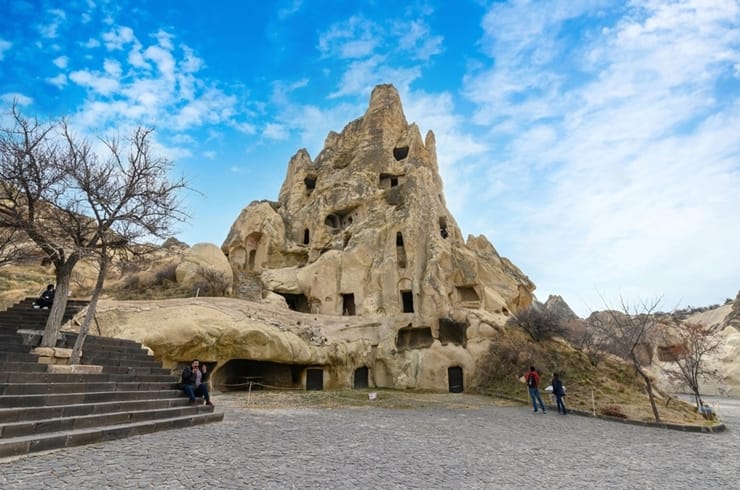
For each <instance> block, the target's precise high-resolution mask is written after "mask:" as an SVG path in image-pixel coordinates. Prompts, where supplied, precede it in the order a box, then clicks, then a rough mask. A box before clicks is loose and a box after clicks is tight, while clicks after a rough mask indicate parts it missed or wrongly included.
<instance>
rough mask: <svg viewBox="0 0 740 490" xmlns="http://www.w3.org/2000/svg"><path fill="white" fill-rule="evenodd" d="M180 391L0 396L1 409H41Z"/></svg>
mask: <svg viewBox="0 0 740 490" xmlns="http://www.w3.org/2000/svg"><path fill="white" fill-rule="evenodd" d="M181 393H182V392H181V391H180V390H174V389H173V390H158V391H102V392H89V393H70V394H61V393H44V394H36V395H4V396H0V408H3V407H4V408H12V407H41V406H44V405H74V404H79V403H100V402H112V401H122V400H148V399H157V398H172V397H174V396H177V395H180V394H181Z"/></svg>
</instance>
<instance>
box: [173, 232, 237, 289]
mask: <svg viewBox="0 0 740 490" xmlns="http://www.w3.org/2000/svg"><path fill="white" fill-rule="evenodd" d="M175 276H176V278H177V282H178V283H179V284H182V285H184V286H193V285H196V284H198V283H199V282H204V281H205V282H208V281H211V282H213V281H217V282H219V283H221V282H223V288H224V292H225V293H227V294H228V293H230V292H231V286H232V281H233V275H232V272H231V266H230V264H229V261H228V259H226V256H225V255H224V254H223V252H222V251H221V249H220V248H218V247H217V246H216V245H214V244H212V243H196V244H195V245H193V246H192V247H190V248H188V249H186V250H185V252H184V254H183V256H182V262H180V264H179V265H178V266H177V269H175Z"/></svg>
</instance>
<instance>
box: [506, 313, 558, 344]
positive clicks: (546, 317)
mask: <svg viewBox="0 0 740 490" xmlns="http://www.w3.org/2000/svg"><path fill="white" fill-rule="evenodd" d="M509 324H511V325H517V326H519V327H521V328H522V329H523V330H524V331H525V332H527V333H528V334H529V336H530V337H531V338H532V340H534V341H535V342H539V341H540V340H544V339H548V338H551V337H554V336H556V335H562V334H563V327H562V326H561V325H560V319H559V318H558V317H557V315H555V314H554V313H553V312H551V311H550V310H547V309H545V308H544V307H542V306H536V305H532V306H530V307H529V308H526V309H524V310H522V311H520V312H519V313H517V314H515V315H513V316H512V318H510V319H509Z"/></svg>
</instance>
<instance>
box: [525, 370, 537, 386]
mask: <svg viewBox="0 0 740 490" xmlns="http://www.w3.org/2000/svg"><path fill="white" fill-rule="evenodd" d="M527 386H529V387H530V388H536V387H537V381H536V380H535V377H534V373H529V374H528V375H527Z"/></svg>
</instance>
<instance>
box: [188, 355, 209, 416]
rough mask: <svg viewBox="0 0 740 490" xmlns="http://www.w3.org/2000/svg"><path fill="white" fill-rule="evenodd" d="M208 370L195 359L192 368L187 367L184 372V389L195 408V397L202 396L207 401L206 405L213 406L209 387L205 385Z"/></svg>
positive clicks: (191, 364)
mask: <svg viewBox="0 0 740 490" xmlns="http://www.w3.org/2000/svg"><path fill="white" fill-rule="evenodd" d="M207 376H208V374H207V368H206V365H205V364H204V365H203V366H202V367H201V366H200V363H199V362H198V359H193V362H191V363H190V366H185V369H183V370H182V389H183V391H185V394H186V395H188V398H190V404H191V405H193V406H195V403H196V401H195V397H196V396H202V397H203V398H204V399H205V400H206V405H213V403H211V398H210V396H208V387H207V386H206V384H205V381H206V377H207Z"/></svg>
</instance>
